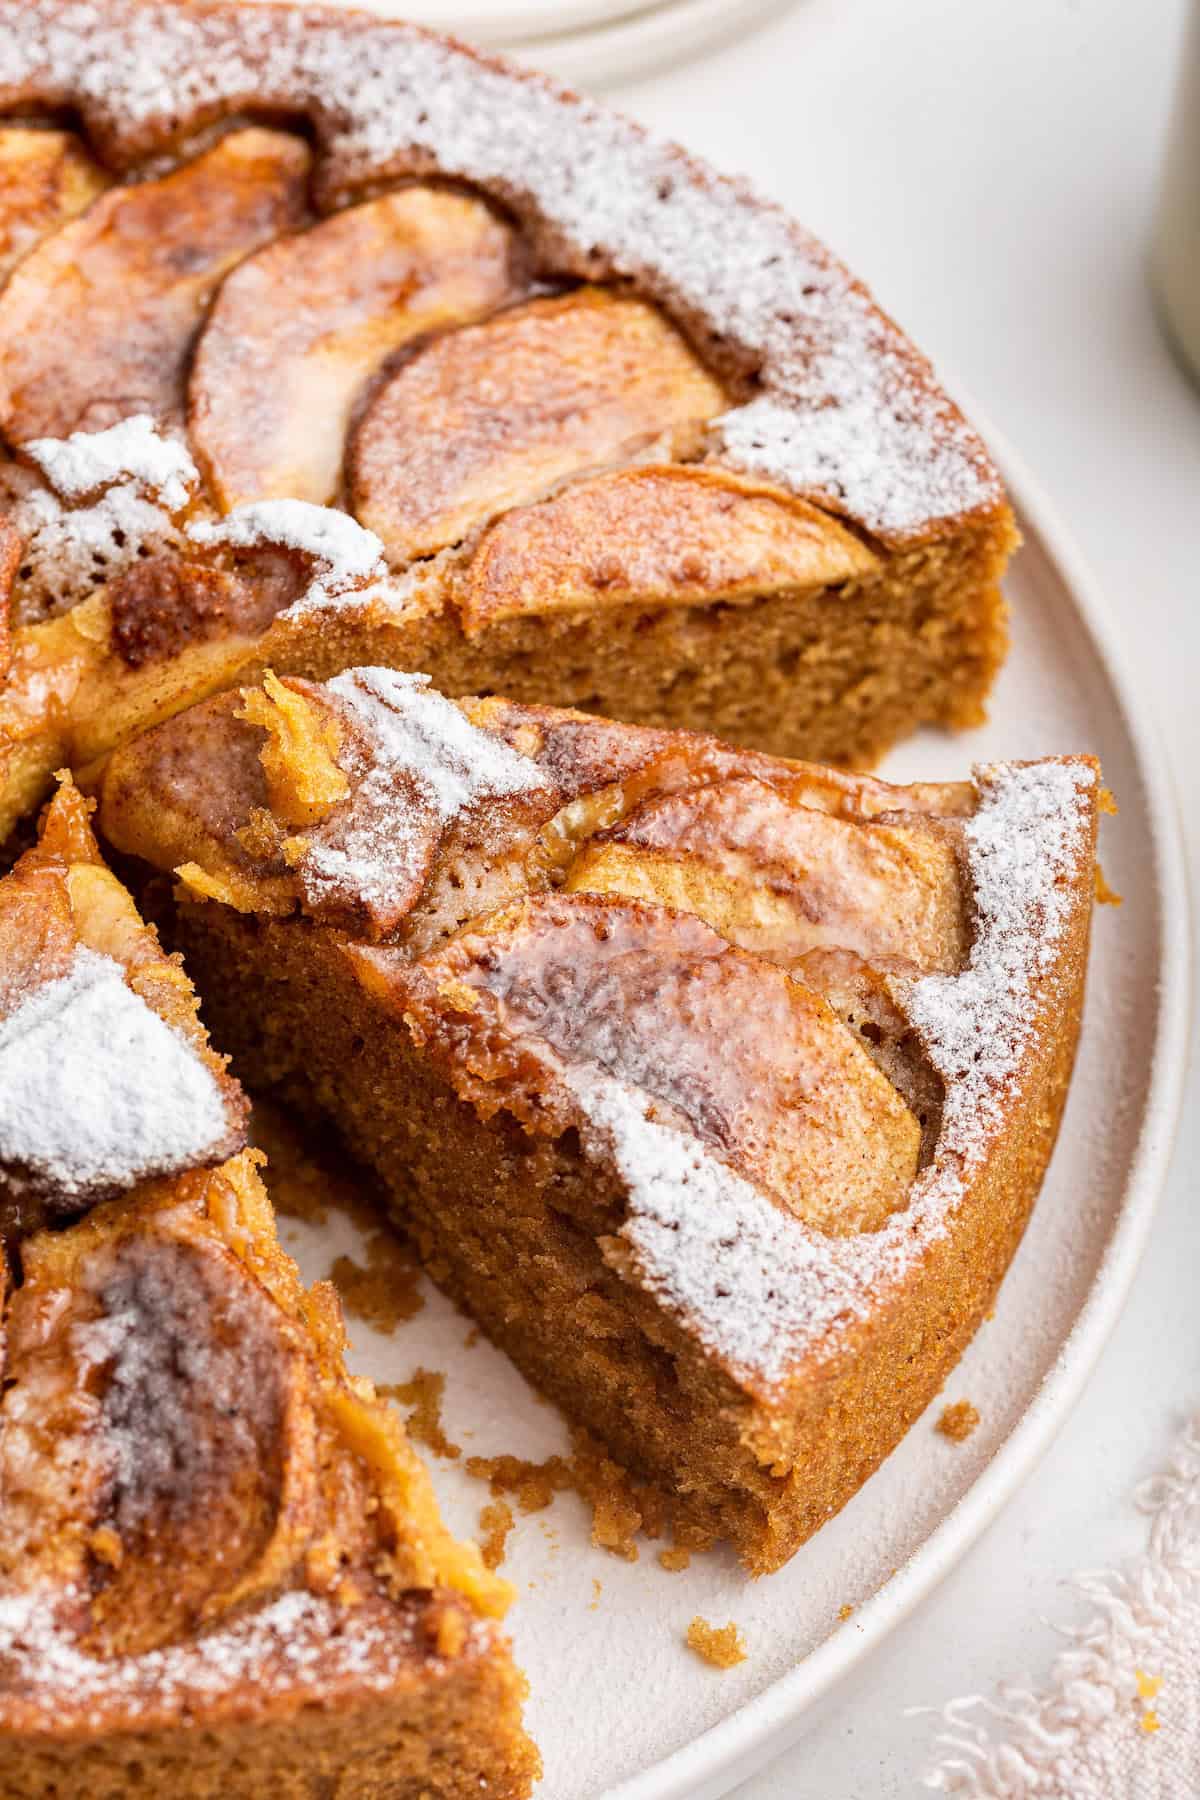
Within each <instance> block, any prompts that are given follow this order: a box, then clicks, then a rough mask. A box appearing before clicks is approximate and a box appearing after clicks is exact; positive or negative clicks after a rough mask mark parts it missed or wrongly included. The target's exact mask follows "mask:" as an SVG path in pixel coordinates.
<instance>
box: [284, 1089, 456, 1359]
mask: <svg viewBox="0 0 1200 1800" xmlns="http://www.w3.org/2000/svg"><path fill="white" fill-rule="evenodd" d="M250 1138H251V1142H252V1143H254V1144H256V1145H257V1146H258V1148H259V1149H260V1150H263V1151H265V1153H266V1157H267V1162H266V1166H265V1167H264V1168H263V1170H262V1171H261V1173H262V1178H263V1182H264V1185H265V1186H266V1189H267V1192H268V1193H269V1195H270V1196H271V1203H272V1205H273V1206H274V1208H275V1211H276V1212H277V1213H280V1214H282V1215H283V1216H284V1217H286V1218H290V1219H301V1220H303V1221H304V1223H305V1224H308V1225H324V1224H326V1223H327V1222H328V1219H329V1215H330V1213H331V1212H338V1213H343V1214H345V1215H346V1217H348V1218H349V1219H351V1220H352V1221H353V1222H354V1224H355V1225H356V1226H357V1227H358V1229H359V1230H360V1231H361V1232H362V1234H363V1238H364V1246H363V1252H362V1254H363V1257H364V1261H362V1262H358V1261H356V1260H355V1258H354V1257H352V1256H339V1257H337V1258H335V1260H334V1262H333V1265H332V1267H331V1268H330V1270H329V1277H328V1278H329V1280H330V1281H332V1283H333V1285H334V1287H335V1288H336V1289H337V1291H338V1294H339V1296H340V1298H341V1302H342V1305H343V1306H344V1307H345V1309H346V1311H347V1312H348V1313H350V1314H352V1315H353V1316H354V1317H355V1318H357V1319H362V1320H363V1321H364V1323H365V1324H367V1325H372V1326H374V1328H375V1330H376V1331H382V1332H384V1333H387V1334H390V1333H391V1332H393V1331H394V1330H395V1329H396V1327H397V1326H398V1325H401V1324H403V1323H404V1321H405V1320H407V1319H411V1318H413V1317H415V1315H416V1314H417V1313H419V1312H420V1310H421V1308H422V1306H423V1305H424V1303H425V1301H424V1295H423V1294H422V1292H421V1285H420V1283H421V1270H420V1265H419V1263H418V1262H417V1259H416V1256H415V1254H414V1253H413V1251H412V1250H411V1248H410V1247H409V1246H408V1245H407V1244H406V1243H405V1241H404V1239H403V1238H402V1237H401V1236H399V1234H398V1233H397V1232H396V1230H395V1229H394V1228H393V1227H392V1226H391V1225H389V1224H388V1223H387V1222H386V1216H385V1213H384V1209H383V1205H382V1202H381V1200H379V1198H378V1197H377V1195H376V1191H375V1188H374V1183H373V1180H372V1177H371V1176H370V1175H369V1174H367V1173H366V1171H364V1170H361V1169H358V1168H355V1167H354V1166H353V1165H352V1164H350V1163H349V1161H348V1159H347V1157H346V1155H345V1153H344V1152H343V1151H341V1150H340V1149H339V1147H338V1146H337V1144H336V1143H334V1142H333V1141H332V1139H331V1138H329V1137H327V1136H323V1135H318V1134H316V1133H310V1132H304V1131H301V1130H300V1129H299V1127H298V1126H297V1125H296V1124H295V1123H294V1122H293V1121H292V1119H291V1117H290V1116H289V1115H288V1114H287V1113H285V1112H284V1110H283V1108H282V1107H280V1106H278V1105H276V1104H274V1103H273V1102H272V1101H269V1100H264V1099H261V1098H257V1097H256V1099H255V1102H254V1112H253V1115H252V1118H251V1124H250Z"/></svg>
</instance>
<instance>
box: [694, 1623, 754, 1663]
mask: <svg viewBox="0 0 1200 1800" xmlns="http://www.w3.org/2000/svg"><path fill="white" fill-rule="evenodd" d="M687 1646H688V1649H689V1650H694V1651H695V1652H696V1655H697V1656H698V1657H700V1658H701V1660H702V1661H703V1662H706V1663H711V1665H712V1667H713V1668H714V1669H733V1668H736V1667H737V1665H738V1663H740V1662H745V1660H746V1640H745V1638H744V1637H743V1636H742V1634H741V1632H740V1631H739V1630H738V1628H737V1626H736V1625H734V1624H729V1625H710V1624H709V1622H708V1620H707V1619H702V1618H701V1617H700V1615H699V1614H698V1613H697V1615H696V1617H695V1618H694V1619H693V1620H692V1622H691V1624H690V1625H689V1626H688V1628H687Z"/></svg>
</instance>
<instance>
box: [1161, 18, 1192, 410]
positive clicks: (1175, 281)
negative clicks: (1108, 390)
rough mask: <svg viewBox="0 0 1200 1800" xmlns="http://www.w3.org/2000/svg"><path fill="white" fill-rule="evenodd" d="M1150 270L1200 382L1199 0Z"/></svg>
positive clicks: (1186, 46)
mask: <svg viewBox="0 0 1200 1800" xmlns="http://www.w3.org/2000/svg"><path fill="white" fill-rule="evenodd" d="M1152 274H1153V279H1154V285H1155V288H1156V290H1157V293H1158V301H1159V305H1160V307H1161V309H1162V314H1163V319H1164V322H1165V324H1166V327H1167V330H1168V331H1169V333H1170V335H1171V338H1172V339H1173V341H1174V343H1175V346H1176V348H1177V349H1178V351H1179V353H1180V355H1181V356H1182V358H1183V360H1184V362H1185V363H1186V365H1187V367H1188V368H1189V369H1190V370H1191V372H1192V374H1193V375H1194V376H1195V377H1196V379H1197V381H1200V0H1192V15H1191V23H1190V25H1189V27H1188V30H1187V34H1186V37H1185V41H1184V46H1183V68H1182V72H1181V76H1180V83H1179V90H1178V92H1177V94H1176V96H1175V113H1174V117H1173V119H1172V122H1171V135H1170V139H1169V141H1168V144H1167V161H1166V167H1165V169H1164V171H1163V185H1162V193H1161V195H1160V198H1159V205H1158V217H1157V220H1156V222H1155V228H1154V246H1153V251H1152Z"/></svg>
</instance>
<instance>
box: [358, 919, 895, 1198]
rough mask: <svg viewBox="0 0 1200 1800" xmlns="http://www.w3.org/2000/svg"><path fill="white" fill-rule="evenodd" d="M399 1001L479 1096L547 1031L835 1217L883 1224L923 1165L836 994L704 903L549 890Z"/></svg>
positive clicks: (433, 957) (429, 970)
mask: <svg viewBox="0 0 1200 1800" xmlns="http://www.w3.org/2000/svg"><path fill="white" fill-rule="evenodd" d="M364 954H365V955H367V956H369V955H370V953H364ZM384 954H385V955H386V953H384ZM391 974H392V979H393V980H394V979H396V976H397V974H398V971H396V969H395V967H394V965H393V967H392V971H391ZM399 980H400V984H401V986H402V987H403V986H404V977H403V975H402V974H400V975H399ZM402 1003H403V1005H404V1009H405V1015H406V1017H408V1018H409V1019H410V1021H411V1023H412V1026H413V1028H414V1029H415V1030H417V1031H418V1032H420V1033H421V1035H422V1036H423V1037H425V1038H426V1039H427V1041H429V1042H430V1044H431V1045H432V1046H433V1047H434V1049H435V1053H436V1048H437V1046H439V1044H440V1046H441V1047H442V1050H443V1053H444V1052H445V1051H446V1050H448V1051H449V1054H450V1058H451V1076H452V1079H453V1078H454V1077H455V1075H456V1074H457V1075H458V1076H459V1077H460V1079H463V1080H465V1083H466V1087H467V1091H468V1092H470V1093H471V1095H472V1097H473V1098H475V1099H476V1100H477V1101H478V1102H480V1103H482V1104H490V1105H491V1106H492V1107H494V1106H495V1104H496V1100H497V1098H498V1097H499V1093H500V1091H501V1088H500V1086H499V1084H502V1083H503V1080H504V1074H505V1065H506V1063H508V1064H509V1065H510V1067H511V1066H516V1067H518V1068H519V1066H520V1059H521V1057H522V1056H523V1055H524V1056H527V1055H528V1047H529V1045H530V1042H531V1041H532V1042H533V1043H534V1044H537V1043H540V1044H541V1045H542V1046H548V1047H549V1050H550V1051H551V1052H553V1053H554V1058H555V1059H557V1058H561V1059H562V1061H563V1062H564V1063H565V1064H567V1065H568V1067H569V1066H570V1065H572V1064H591V1065H598V1066H599V1067H600V1068H601V1069H602V1070H603V1071H604V1072H605V1073H606V1074H609V1075H612V1076H614V1077H616V1078H617V1079H619V1080H621V1081H624V1082H626V1083H628V1084H629V1085H631V1086H633V1087H635V1088H638V1089H641V1090H642V1091H643V1092H644V1093H645V1094H647V1095H648V1096H652V1097H653V1098H655V1099H656V1100H658V1101H659V1102H661V1103H663V1104H664V1105H665V1106H666V1107H668V1108H670V1109H671V1111H672V1113H673V1114H674V1115H676V1116H677V1117H678V1118H681V1119H682V1120H683V1121H684V1122H685V1123H686V1125H688V1126H690V1128H691V1129H692V1130H693V1131H694V1132H695V1133H696V1134H697V1135H698V1136H699V1137H700V1138H701V1139H702V1140H703V1141H704V1142H705V1143H706V1144H708V1145H709V1146H710V1147H711V1148H713V1149H714V1150H716V1151H718V1152H719V1153H720V1154H721V1155H722V1156H724V1157H726V1158H727V1159H728V1160H729V1161H730V1162H731V1163H732V1164H733V1165H734V1166H735V1167H736V1168H737V1169H738V1170H739V1171H740V1172H741V1173H742V1174H744V1175H746V1176H748V1177H749V1178H750V1179H751V1180H752V1181H755V1182H757V1183H758V1184H759V1185H760V1186H762V1187H764V1188H767V1189H769V1190H771V1191H772V1192H773V1193H774V1194H775V1195H776V1196H778V1197H779V1199H780V1200H781V1201H782V1203H783V1204H784V1205H785V1206H787V1207H788V1208H789V1209H790V1210H791V1211H793V1212H794V1213H796V1214H797V1216H798V1217H800V1218H803V1219H805V1220H807V1221H808V1222H809V1223H810V1224H812V1225H815V1226H817V1227H818V1228H819V1229H821V1230H824V1231H828V1232H832V1233H836V1234H841V1233H848V1232H854V1231H862V1230H872V1229H875V1228H877V1227H878V1226H880V1225H881V1224H882V1223H883V1221H884V1220H885V1219H886V1218H887V1216H888V1214H889V1213H891V1212H892V1211H894V1210H895V1209H896V1208H897V1207H899V1206H901V1205H902V1204H903V1203H904V1199H905V1195H906V1193H907V1189H908V1185H909V1182H910V1181H911V1180H912V1177H913V1175H914V1173H915V1171H916V1167H917V1156H918V1151H919V1146H920V1127H919V1126H918V1124H917V1121H916V1119H915V1118H914V1117H913V1115H912V1114H911V1112H910V1111H909V1110H908V1108H907V1107H906V1106H905V1105H904V1103H903V1101H902V1100H901V1099H900V1097H899V1095H898V1094H897V1093H896V1090H895V1089H894V1088H893V1087H892V1085H891V1083H890V1082H889V1081H887V1080H886V1079H885V1077H884V1076H883V1075H882V1074H881V1073H880V1072H879V1070H878V1069H877V1068H876V1067H875V1065H874V1064H873V1063H872V1062H871V1060H870V1059H869V1058H868V1057H867V1055H866V1054H865V1052H864V1051H863V1050H862V1049H861V1048H860V1046H859V1044H858V1042H857V1041H856V1039H855V1038H854V1037H852V1036H851V1034H850V1033H849V1032H847V1031H846V1030H845V1029H844V1028H843V1026H842V1025H841V1024H840V1023H839V1022H838V1021H837V1020H836V1019H835V1017H834V1015H833V1013H832V1012H831V1011H830V1009H829V1007H828V1006H827V1005H826V1004H825V1002H824V1000H822V999H821V998H820V996H819V995H817V994H815V993H813V992H812V991H811V990H810V989H808V988H804V987H801V986H800V985H799V984H798V983H796V982H794V981H792V980H791V979H790V977H789V976H787V975H786V974H785V973H784V972H783V971H782V970H781V969H777V968H775V967H774V966H773V965H772V964H770V963H766V962H761V961H759V959H758V958H756V957H752V956H747V955H746V954H745V953H744V952H743V951H740V950H736V949H733V948H731V947H730V945H729V944H727V943H726V942H725V941H724V939H723V938H720V937H718V936H717V934H716V932H715V931H712V930H710V929H709V927H708V926H707V925H705V924H703V923H702V922H701V921H700V920H699V919H695V918H689V917H687V916H686V915H683V914H679V913H670V912H667V911H666V910H664V909H663V908H662V907H658V906H646V905H643V904H639V903H637V902H633V901H626V900H615V899H609V898H601V897H600V896H595V895H585V894H576V895H573V896H566V895H562V894H541V895H538V896H535V897H533V898H531V899H528V900H525V901H524V902H521V903H519V904H517V905H514V906H511V907H508V908H505V909H504V910H503V911H501V912H498V913H493V914H491V915H490V916H489V917H488V918H487V919H485V920H483V921H481V922H480V923H479V924H478V925H477V926H476V927H475V928H474V929H468V930H467V931H465V932H463V933H462V934H461V935H460V936H458V937H457V938H454V939H452V940H451V941H450V942H449V943H447V944H446V945H444V946H443V947H442V948H441V949H439V950H437V951H434V952H432V953H431V954H429V955H428V956H426V957H425V958H424V959H422V961H421V963H420V964H418V965H417V973H416V975H415V978H413V979H412V980H411V986H410V989H409V991H406V992H404V994H403V996H402ZM551 1066H552V1067H553V1066H554V1065H553V1062H552V1063H551ZM481 1075H483V1077H484V1079H483V1081H482V1082H481V1081H480V1076H481ZM490 1090H493V1091H490ZM668 1122H669V1118H668Z"/></svg>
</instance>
